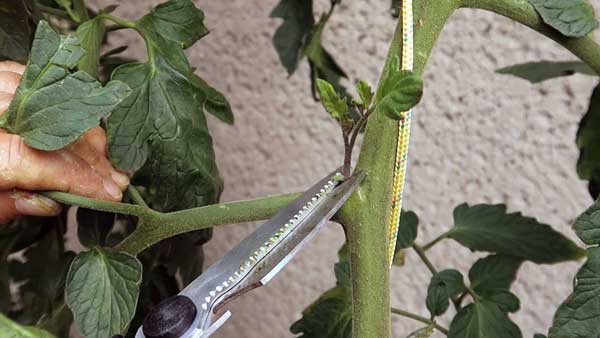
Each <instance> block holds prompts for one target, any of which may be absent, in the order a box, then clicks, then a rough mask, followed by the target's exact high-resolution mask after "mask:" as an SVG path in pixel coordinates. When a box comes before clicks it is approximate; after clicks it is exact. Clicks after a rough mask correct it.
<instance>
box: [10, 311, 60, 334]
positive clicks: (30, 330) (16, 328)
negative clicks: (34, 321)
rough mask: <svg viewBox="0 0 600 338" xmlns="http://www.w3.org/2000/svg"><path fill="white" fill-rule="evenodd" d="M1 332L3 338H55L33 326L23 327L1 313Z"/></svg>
mask: <svg viewBox="0 0 600 338" xmlns="http://www.w3.org/2000/svg"><path fill="white" fill-rule="evenodd" d="M0 332H2V337H3V338H55V337H54V336H53V335H51V334H50V333H48V332H47V331H44V330H41V329H38V328H36V327H33V326H22V325H19V324H17V323H15V322H13V321H12V320H10V319H8V318H7V317H6V316H4V315H3V314H2V313H0Z"/></svg>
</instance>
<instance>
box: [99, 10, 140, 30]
mask: <svg viewBox="0 0 600 338" xmlns="http://www.w3.org/2000/svg"><path fill="white" fill-rule="evenodd" d="M98 16H99V17H101V18H103V19H106V20H109V21H112V22H114V23H116V24H117V25H119V26H121V27H127V28H133V29H135V30H137V26H136V25H135V22H133V21H128V20H124V19H121V18H119V17H116V16H114V15H111V14H108V13H100V14H98Z"/></svg>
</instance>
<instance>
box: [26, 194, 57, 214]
mask: <svg viewBox="0 0 600 338" xmlns="http://www.w3.org/2000/svg"><path fill="white" fill-rule="evenodd" d="M15 208H16V209H17V211H18V212H20V213H21V214H24V215H32V216H56V215H58V213H59V212H60V209H61V206H60V204H58V203H56V202H55V201H53V200H51V199H49V198H47V197H44V196H41V195H37V194H33V195H28V196H26V195H25V194H23V195H19V196H18V197H17V198H16V199H15Z"/></svg>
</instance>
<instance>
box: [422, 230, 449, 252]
mask: <svg viewBox="0 0 600 338" xmlns="http://www.w3.org/2000/svg"><path fill="white" fill-rule="evenodd" d="M448 234H449V232H444V233H443V234H441V235H439V236H438V237H437V238H435V239H434V240H433V241H431V242H429V243H427V244H425V245H423V246H422V248H423V251H427V250H429V249H431V248H432V247H433V246H434V245H436V244H438V243H439V242H441V241H443V240H444V239H446V238H448Z"/></svg>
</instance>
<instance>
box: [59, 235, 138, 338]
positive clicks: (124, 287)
mask: <svg viewBox="0 0 600 338" xmlns="http://www.w3.org/2000/svg"><path fill="white" fill-rule="evenodd" d="M141 278H142V266H141V263H140V262H139V261H138V260H137V259H136V258H135V257H133V256H131V255H129V254H126V253H123V252H113V251H107V250H104V249H102V248H98V247H96V248H93V249H91V250H89V251H85V252H82V253H80V254H79V255H77V257H76V258H75V260H74V261H73V263H72V264H71V268H70V269H69V273H68V274H67V287H66V300H67V304H68V305H69V308H71V310H72V311H73V314H74V316H75V323H76V324H77V327H78V328H79V331H80V332H81V334H82V335H83V336H84V337H86V338H106V337H112V336H113V335H116V334H124V333H125V330H126V328H127V326H128V324H129V321H131V319H132V318H133V315H134V313H135V308H136V305H137V300H138V294H139V291H140V283H141Z"/></svg>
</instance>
